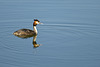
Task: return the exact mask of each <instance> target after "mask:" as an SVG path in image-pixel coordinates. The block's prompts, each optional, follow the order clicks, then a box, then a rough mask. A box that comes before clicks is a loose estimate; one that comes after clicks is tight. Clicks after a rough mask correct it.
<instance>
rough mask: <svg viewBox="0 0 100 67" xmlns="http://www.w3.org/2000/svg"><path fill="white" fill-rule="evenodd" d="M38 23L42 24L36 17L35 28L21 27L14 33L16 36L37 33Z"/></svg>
mask: <svg viewBox="0 0 100 67" xmlns="http://www.w3.org/2000/svg"><path fill="white" fill-rule="evenodd" d="M37 24H42V23H40V21H39V20H37V19H34V23H33V30H30V29H20V30H17V31H15V32H14V33H13V34H14V35H16V36H33V35H37V33H38V32H37V29H36V25H37Z"/></svg>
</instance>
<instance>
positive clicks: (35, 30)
mask: <svg viewBox="0 0 100 67" xmlns="http://www.w3.org/2000/svg"><path fill="white" fill-rule="evenodd" d="M33 29H34V32H35V33H36V34H37V33H38V32H37V29H36V26H33Z"/></svg>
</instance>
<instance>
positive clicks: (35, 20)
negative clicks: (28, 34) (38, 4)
mask: <svg viewBox="0 0 100 67" xmlns="http://www.w3.org/2000/svg"><path fill="white" fill-rule="evenodd" d="M37 24H42V23H40V21H39V20H37V19H34V23H33V26H36V25H37Z"/></svg>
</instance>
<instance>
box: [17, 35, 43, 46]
mask: <svg viewBox="0 0 100 67" xmlns="http://www.w3.org/2000/svg"><path fill="white" fill-rule="evenodd" d="M15 36H16V35H15ZM17 37H19V38H23V39H26V38H30V37H33V46H34V48H37V47H39V46H40V45H41V44H37V42H36V38H37V35H33V36H26V35H20V36H17Z"/></svg>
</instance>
